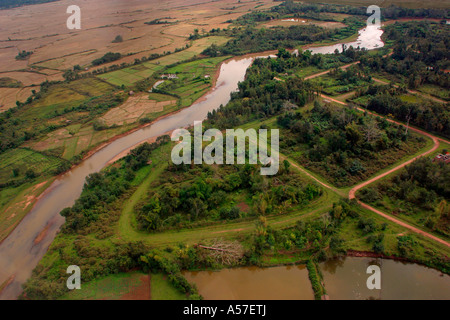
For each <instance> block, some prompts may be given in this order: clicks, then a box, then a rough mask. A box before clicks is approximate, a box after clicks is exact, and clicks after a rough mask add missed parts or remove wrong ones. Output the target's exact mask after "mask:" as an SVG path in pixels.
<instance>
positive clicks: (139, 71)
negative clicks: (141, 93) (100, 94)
mask: <svg viewBox="0 0 450 320" xmlns="http://www.w3.org/2000/svg"><path fill="white" fill-rule="evenodd" d="M228 40H229V39H228V38H226V37H207V38H202V39H199V40H196V41H194V42H193V44H192V46H191V47H189V48H188V49H185V50H183V51H180V52H176V53H173V54H170V55H168V56H164V57H162V58H158V59H156V60H152V61H149V62H145V63H143V64H140V65H137V66H132V67H129V68H124V69H121V70H117V71H113V72H109V73H106V74H102V75H100V76H98V77H99V78H101V79H103V80H105V81H107V82H109V83H111V84H113V85H116V86H121V85H125V86H127V87H129V86H132V85H133V84H134V83H136V82H138V81H140V80H144V79H146V78H150V77H151V76H152V75H153V74H155V73H156V72H159V71H162V70H163V69H165V67H167V66H170V65H172V64H175V63H179V62H180V61H185V60H189V59H192V58H193V57H194V56H198V55H200V53H202V52H203V50H205V49H206V48H208V47H209V46H211V45H212V44H216V45H221V44H224V43H226V42H227V41H228Z"/></svg>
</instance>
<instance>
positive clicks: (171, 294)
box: [150, 273, 186, 300]
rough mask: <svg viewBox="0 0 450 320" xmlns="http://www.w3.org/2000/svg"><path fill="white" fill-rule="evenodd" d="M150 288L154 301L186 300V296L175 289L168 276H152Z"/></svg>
mask: <svg viewBox="0 0 450 320" xmlns="http://www.w3.org/2000/svg"><path fill="white" fill-rule="evenodd" d="M150 288H151V296H152V300H185V299H186V295H184V294H182V293H180V291H178V290H177V289H175V288H174V287H173V286H172V285H171V284H170V283H169V281H168V280H167V276H166V275H164V274H161V273H154V274H152V276H151V285H150Z"/></svg>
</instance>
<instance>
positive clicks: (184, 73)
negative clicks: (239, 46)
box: [158, 57, 229, 107]
mask: <svg viewBox="0 0 450 320" xmlns="http://www.w3.org/2000/svg"><path fill="white" fill-rule="evenodd" d="M228 58H229V57H218V58H207V59H201V60H196V61H192V62H187V63H183V64H180V65H177V66H174V67H172V68H169V69H167V70H166V71H165V72H167V73H171V74H177V77H178V79H171V80H166V81H165V82H164V83H162V84H161V85H160V86H159V87H158V89H159V90H162V92H170V93H172V94H175V95H177V96H178V97H179V98H180V105H181V107H187V106H189V105H191V104H193V103H194V102H195V101H196V100H197V99H199V98H200V97H202V96H203V95H204V94H205V93H206V92H207V91H208V90H209V89H210V88H211V86H212V79H213V77H214V75H215V73H216V71H217V68H218V65H219V64H220V63H221V62H223V61H224V60H226V59H228Z"/></svg>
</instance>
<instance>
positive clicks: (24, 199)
mask: <svg viewBox="0 0 450 320" xmlns="http://www.w3.org/2000/svg"><path fill="white" fill-rule="evenodd" d="M53 180H54V179H49V178H48V177H42V178H39V179H37V180H35V181H33V182H28V183H25V184H22V185H21V186H19V187H16V188H5V189H2V190H1V191H0V210H1V211H0V242H1V241H3V240H4V239H6V237H7V236H8V235H9V234H10V233H11V232H12V231H13V230H14V228H15V227H16V226H17V224H19V223H20V221H21V220H22V219H23V218H24V217H25V216H26V215H27V214H28V212H29V211H30V210H31V209H32V207H33V205H34V203H35V200H36V199H37V197H38V196H39V195H40V194H41V193H42V192H44V191H45V190H46V189H47V188H48V187H49V186H50V184H51V183H52V182H53Z"/></svg>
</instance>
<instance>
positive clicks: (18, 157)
mask: <svg viewBox="0 0 450 320" xmlns="http://www.w3.org/2000/svg"><path fill="white" fill-rule="evenodd" d="M60 163H61V159H59V158H56V157H52V156H50V155H44V154H42V153H39V152H36V151H33V150H30V149H14V150H11V151H7V152H5V153H2V154H0V184H4V183H6V182H8V181H11V182H13V181H16V180H20V179H23V178H24V177H25V176H26V175H27V172H28V173H29V175H41V174H43V173H44V174H45V173H48V172H51V171H52V170H54V169H56V168H57V167H58V165H59V164H60Z"/></svg>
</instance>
